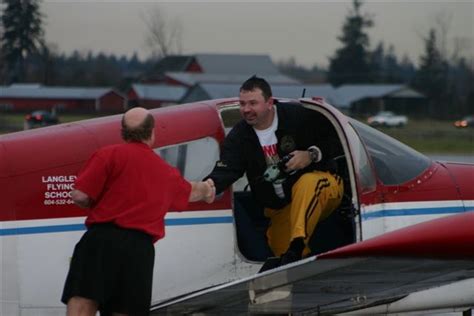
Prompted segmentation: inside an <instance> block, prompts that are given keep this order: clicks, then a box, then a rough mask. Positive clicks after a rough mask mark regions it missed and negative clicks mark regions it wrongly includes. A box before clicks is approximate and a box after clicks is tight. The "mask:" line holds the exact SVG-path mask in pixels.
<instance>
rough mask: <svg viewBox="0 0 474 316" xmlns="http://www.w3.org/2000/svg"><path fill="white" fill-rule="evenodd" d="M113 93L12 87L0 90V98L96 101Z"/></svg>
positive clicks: (99, 90)
mask: <svg viewBox="0 0 474 316" xmlns="http://www.w3.org/2000/svg"><path fill="white" fill-rule="evenodd" d="M111 91H113V89H112V88H84V87H81V88H79V87H43V86H37V85H31V86H27V85H12V86H8V87H1V88H0V98H27V99H35V98H39V99H93V100H95V99H98V98H100V97H102V96H103V95H105V94H107V93H109V92H111Z"/></svg>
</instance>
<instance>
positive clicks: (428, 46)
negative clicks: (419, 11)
mask: <svg viewBox="0 0 474 316" xmlns="http://www.w3.org/2000/svg"><path fill="white" fill-rule="evenodd" d="M424 41H425V52H424V55H422V56H421V57H420V65H419V68H418V71H417V73H416V76H415V80H414V84H413V85H414V86H415V88H418V89H419V90H420V91H422V92H423V93H424V94H425V95H426V96H427V97H428V98H429V100H430V102H431V110H432V115H433V116H436V117H439V118H442V117H446V115H447V114H449V106H448V104H447V101H448V98H449V94H450V93H449V89H448V80H447V79H448V77H447V75H448V64H447V63H446V62H445V61H444V60H443V58H442V57H441V53H440V51H439V49H438V48H437V40H436V32H435V30H434V29H431V30H430V31H429V35H428V37H427V38H426V39H425V40H424Z"/></svg>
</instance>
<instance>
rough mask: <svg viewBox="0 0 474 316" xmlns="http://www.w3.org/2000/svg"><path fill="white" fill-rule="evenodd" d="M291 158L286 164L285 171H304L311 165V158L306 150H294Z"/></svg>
mask: <svg viewBox="0 0 474 316" xmlns="http://www.w3.org/2000/svg"><path fill="white" fill-rule="evenodd" d="M290 155H293V157H292V158H291V159H290V160H289V161H288V162H287V163H286V171H294V170H299V169H304V168H306V167H307V166H309V165H310V164H311V156H310V154H309V152H308V151H307V150H295V151H293V152H291V153H290Z"/></svg>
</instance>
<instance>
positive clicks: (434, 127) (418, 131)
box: [0, 112, 474, 155]
mask: <svg viewBox="0 0 474 316" xmlns="http://www.w3.org/2000/svg"><path fill="white" fill-rule="evenodd" d="M236 114H238V112H237V113H236ZM93 117H97V116H94V115H84V114H82V115H78V114H61V115H60V116H59V118H60V120H61V122H62V123H67V122H74V121H80V120H85V119H89V118H93ZM23 119H24V114H4V113H0V134H1V133H8V132H15V131H20V130H22V129H23ZM236 119H237V118H236ZM234 121H235V120H234ZM361 121H362V122H365V121H363V120H361ZM379 130H380V131H382V132H384V133H386V134H388V135H390V136H392V137H393V138H396V139H398V140H399V141H401V142H403V143H405V144H407V145H408V146H410V147H412V148H414V149H416V150H418V151H420V152H422V153H425V154H429V153H440V154H443V153H446V154H468V155H474V129H473V128H466V129H457V128H455V127H454V126H453V123H452V122H451V121H433V120H409V122H408V125H407V126H405V127H402V128H380V129H379Z"/></svg>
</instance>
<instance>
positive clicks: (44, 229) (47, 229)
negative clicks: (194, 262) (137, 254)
mask: <svg viewBox="0 0 474 316" xmlns="http://www.w3.org/2000/svg"><path fill="white" fill-rule="evenodd" d="M232 222H233V218H232V216H220V217H196V218H169V219H165V225H166V226H187V225H203V224H227V223H232ZM85 229H86V226H85V225H84V224H68V225H50V226H36V227H16V228H2V229H0V236H12V235H30V234H44V233H58V232H71V231H81V230H85Z"/></svg>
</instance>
